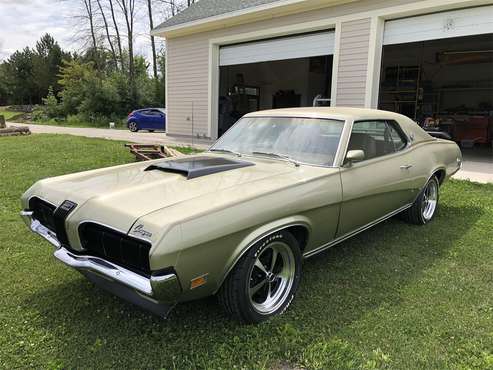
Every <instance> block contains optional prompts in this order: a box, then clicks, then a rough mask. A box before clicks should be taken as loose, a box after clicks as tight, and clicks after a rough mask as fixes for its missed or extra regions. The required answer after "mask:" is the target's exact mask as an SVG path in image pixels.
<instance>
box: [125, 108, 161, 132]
mask: <svg viewBox="0 0 493 370" xmlns="http://www.w3.org/2000/svg"><path fill="white" fill-rule="evenodd" d="M127 126H128V129H129V130H130V131H132V132H137V131H139V130H147V131H150V132H153V131H156V130H159V131H166V109H165V108H145V109H138V110H134V111H133V112H132V113H130V114H129V115H128V120H127Z"/></svg>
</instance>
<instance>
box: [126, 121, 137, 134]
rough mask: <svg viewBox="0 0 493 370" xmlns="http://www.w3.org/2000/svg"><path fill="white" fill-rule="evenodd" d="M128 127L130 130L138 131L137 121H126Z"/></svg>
mask: <svg viewBox="0 0 493 370" xmlns="http://www.w3.org/2000/svg"><path fill="white" fill-rule="evenodd" d="M128 129H129V130H130V131H132V132H137V131H139V127H138V126H137V123H136V122H133V121H132V122H129V123H128Z"/></svg>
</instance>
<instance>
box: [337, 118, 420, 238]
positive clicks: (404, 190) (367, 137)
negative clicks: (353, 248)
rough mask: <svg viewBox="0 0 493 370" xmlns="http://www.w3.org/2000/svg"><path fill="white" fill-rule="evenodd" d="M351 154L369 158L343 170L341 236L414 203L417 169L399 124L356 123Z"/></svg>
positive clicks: (351, 142) (378, 122)
mask: <svg viewBox="0 0 493 370" xmlns="http://www.w3.org/2000/svg"><path fill="white" fill-rule="evenodd" d="M347 150H348V151H349V150H363V151H364V152H365V158H364V159H363V160H361V161H359V162H355V163H351V164H348V163H345V164H344V166H343V167H342V169H341V181H342V188H343V200H342V206H341V215H340V220H339V228H338V233H337V234H338V236H342V235H345V234H348V233H350V232H352V231H355V230H357V229H359V228H362V227H364V226H366V225H368V224H371V223H373V222H374V221H376V220H378V219H381V218H382V217H385V216H387V215H389V214H391V213H392V212H394V211H396V210H398V209H400V208H402V207H404V206H406V205H408V204H409V203H412V201H413V199H414V197H415V196H416V191H415V189H413V183H412V179H411V176H410V171H409V170H410V169H411V168H412V166H413V165H414V162H413V158H412V153H411V151H410V150H409V139H408V138H407V136H406V135H405V133H404V132H403V131H402V129H401V128H400V127H399V125H398V124H397V122H394V121H384V120H381V121H380V120H374V121H357V122H354V124H353V128H352V131H351V137H350V140H349V143H348V148H347Z"/></svg>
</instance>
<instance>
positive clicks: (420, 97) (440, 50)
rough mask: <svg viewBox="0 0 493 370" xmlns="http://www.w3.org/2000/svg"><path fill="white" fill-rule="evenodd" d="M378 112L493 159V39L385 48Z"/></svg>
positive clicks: (458, 39) (465, 38) (467, 38)
mask: <svg viewBox="0 0 493 370" xmlns="http://www.w3.org/2000/svg"><path fill="white" fill-rule="evenodd" d="M379 108H380V109H384V110H390V111H395V112H398V113H402V114H404V115H406V116H408V117H410V118H412V119H414V120H415V121H416V122H418V123H419V124H420V125H421V126H422V127H423V128H425V129H426V130H429V131H440V132H444V133H446V134H448V135H450V137H451V138H452V139H453V140H454V141H456V142H457V143H458V144H459V145H460V146H461V147H462V149H465V150H466V151H468V150H469V151H471V150H473V149H474V153H475V154H480V155H483V156H484V155H486V156H491V155H493V151H492V148H491V146H492V142H493V34H483V35H474V36H463V37H453V38H443V39H437V40H428V41H421V42H411V43H404V44H392V45H384V47H383V55H382V71H381V84H380V96H379Z"/></svg>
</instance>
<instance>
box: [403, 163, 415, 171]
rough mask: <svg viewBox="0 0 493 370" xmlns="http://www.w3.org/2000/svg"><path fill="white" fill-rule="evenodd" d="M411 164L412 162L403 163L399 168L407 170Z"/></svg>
mask: <svg viewBox="0 0 493 370" xmlns="http://www.w3.org/2000/svg"><path fill="white" fill-rule="evenodd" d="M412 166H413V165H412V164H405V165H403V166H401V170H408V169H410V168H411V167H412Z"/></svg>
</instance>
